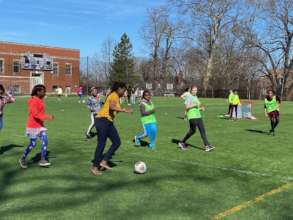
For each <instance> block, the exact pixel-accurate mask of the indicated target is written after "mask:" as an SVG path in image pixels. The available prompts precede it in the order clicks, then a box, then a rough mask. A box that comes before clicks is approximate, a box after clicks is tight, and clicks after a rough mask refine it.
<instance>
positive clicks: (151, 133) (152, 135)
mask: <svg viewBox="0 0 293 220" xmlns="http://www.w3.org/2000/svg"><path fill="white" fill-rule="evenodd" d="M143 130H144V131H143V132H141V133H139V134H138V135H136V138H137V139H138V140H139V141H140V140H141V139H143V138H145V137H149V139H150V145H149V147H150V148H155V146H156V136H157V123H149V124H143Z"/></svg>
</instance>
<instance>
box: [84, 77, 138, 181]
mask: <svg viewBox="0 0 293 220" xmlns="http://www.w3.org/2000/svg"><path fill="white" fill-rule="evenodd" d="M125 91H126V85H125V84H124V83H120V82H116V83H114V85H113V87H112V89H111V92H110V94H109V95H108V96H107V98H106V101H105V103H104V105H103V106H102V108H101V109H100V111H99V112H98V114H97V116H96V120H95V126H96V129H97V132H98V143H97V148H96V151H95V154H94V159H93V161H92V162H93V164H92V166H91V168H90V171H91V173H92V174H93V175H95V176H99V175H101V174H102V173H101V172H100V171H99V169H107V170H110V169H112V168H111V167H110V166H109V164H108V161H109V160H110V158H111V157H112V156H113V154H114V153H115V152H116V151H117V150H118V148H119V147H120V144H121V140H120V137H119V134H118V131H117V130H116V128H115V126H114V123H113V121H114V118H115V116H116V115H117V114H118V113H119V112H125V113H132V112H133V111H132V110H131V109H124V108H121V106H120V101H119V99H120V98H121V97H122V96H123V95H124V93H125ZM108 138H109V139H110V140H111V142H112V145H111V147H110V148H109V150H108V151H107V153H105V154H104V149H105V147H106V141H107V139H108Z"/></svg>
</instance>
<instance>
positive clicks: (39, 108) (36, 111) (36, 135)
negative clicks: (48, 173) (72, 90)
mask: <svg viewBox="0 0 293 220" xmlns="http://www.w3.org/2000/svg"><path fill="white" fill-rule="evenodd" d="M45 96H46V87H45V86H44V85H36V86H35V87H34V88H33V90H32V94H31V98H30V99H29V100H28V113H29V116H28V120H27V124H26V135H27V136H28V137H29V144H28V146H27V147H26V149H25V150H24V152H23V155H22V156H21V158H20V159H19V165H20V166H21V168H23V169H26V168H27V167H28V163H27V161H26V157H27V156H28V154H29V153H30V151H31V150H32V149H33V148H35V147H36V145H37V140H38V139H40V140H41V142H42V147H41V160H40V162H39V165H40V166H41V167H48V166H50V165H51V164H50V162H49V161H48V160H47V158H46V154H47V146H48V138H47V135H46V131H47V129H46V128H45V127H44V121H51V120H53V119H54V116H53V115H47V114H45V104H44V102H43V98H44V97H45Z"/></svg>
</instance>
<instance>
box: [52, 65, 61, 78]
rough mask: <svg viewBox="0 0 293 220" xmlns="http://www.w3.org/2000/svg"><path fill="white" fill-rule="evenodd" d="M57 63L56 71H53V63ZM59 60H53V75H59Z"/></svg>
mask: <svg viewBox="0 0 293 220" xmlns="http://www.w3.org/2000/svg"><path fill="white" fill-rule="evenodd" d="M55 64H56V65H57V73H55V72H54V65H55ZM59 67H60V65H59V62H53V75H56V76H59V70H60V68H59Z"/></svg>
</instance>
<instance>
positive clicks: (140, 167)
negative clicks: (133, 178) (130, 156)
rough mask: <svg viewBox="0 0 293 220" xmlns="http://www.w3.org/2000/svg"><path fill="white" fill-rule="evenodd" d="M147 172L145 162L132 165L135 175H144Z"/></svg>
mask: <svg viewBox="0 0 293 220" xmlns="http://www.w3.org/2000/svg"><path fill="white" fill-rule="evenodd" d="M146 171H147V166H146V164H145V162H142V161H138V162H136V163H135V164H134V172H135V173H137V174H144V173H145V172H146Z"/></svg>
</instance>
